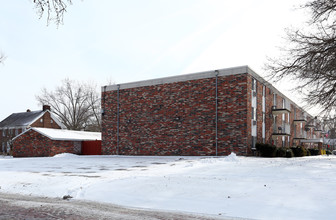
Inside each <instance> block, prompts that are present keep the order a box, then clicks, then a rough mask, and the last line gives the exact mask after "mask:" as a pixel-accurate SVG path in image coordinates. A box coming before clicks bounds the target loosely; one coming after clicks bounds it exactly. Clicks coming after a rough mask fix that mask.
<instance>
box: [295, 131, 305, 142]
mask: <svg viewBox="0 0 336 220" xmlns="http://www.w3.org/2000/svg"><path fill="white" fill-rule="evenodd" d="M305 139H307V132H306V131H303V132H302V133H300V134H297V135H295V137H294V140H305Z"/></svg>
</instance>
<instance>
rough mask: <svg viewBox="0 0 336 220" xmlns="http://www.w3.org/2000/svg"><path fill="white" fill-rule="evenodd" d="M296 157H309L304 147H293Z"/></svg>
mask: <svg viewBox="0 0 336 220" xmlns="http://www.w3.org/2000/svg"><path fill="white" fill-rule="evenodd" d="M291 150H292V151H293V153H294V156H295V157H304V156H307V150H306V149H305V148H304V147H303V146H297V147H295V146H294V147H291Z"/></svg>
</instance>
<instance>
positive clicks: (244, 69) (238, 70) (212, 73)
mask: <svg viewBox="0 0 336 220" xmlns="http://www.w3.org/2000/svg"><path fill="white" fill-rule="evenodd" d="M217 74H218V76H230V75H238V74H249V75H251V76H253V78H255V79H256V80H258V81H259V82H260V83H262V84H264V85H265V86H267V87H268V88H270V89H272V91H273V92H274V93H276V94H279V95H280V96H282V97H284V98H285V99H287V100H288V101H289V102H290V103H291V104H292V105H294V106H295V107H296V108H299V109H301V110H302V111H304V112H306V113H307V114H308V116H310V117H313V116H311V115H310V114H309V113H308V112H307V111H305V110H304V109H303V108H302V107H300V106H298V105H297V104H296V103H295V102H293V101H292V100H291V99H289V98H288V97H287V96H285V95H284V94H283V93H281V92H280V91H279V90H278V89H276V88H275V87H274V86H273V85H272V84H271V83H269V82H268V81H266V80H265V79H264V78H262V77H261V76H259V75H258V74H257V73H256V72H254V71H253V70H252V69H251V68H250V67H249V66H248V65H245V66H238V67H231V68H225V69H218V70H209V71H204V72H198V73H189V74H183V75H177V76H170V77H162V78H156V79H150V80H143V81H136V82H129V83H122V84H114V85H108V86H102V88H101V91H102V92H108V91H117V90H122V89H131V88H138V87H145V86H154V85H162V84H166V83H175V82H185V81H189V80H198V79H207V78H214V77H216V75H217Z"/></svg>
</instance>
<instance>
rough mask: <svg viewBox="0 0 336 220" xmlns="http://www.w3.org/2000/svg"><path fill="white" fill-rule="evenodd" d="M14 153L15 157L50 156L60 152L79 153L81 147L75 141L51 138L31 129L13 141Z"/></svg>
mask: <svg viewBox="0 0 336 220" xmlns="http://www.w3.org/2000/svg"><path fill="white" fill-rule="evenodd" d="M77 145H78V143H77ZM12 153H13V156H14V157H48V156H54V155H55V154H59V153H74V154H79V153H80V149H78V147H76V142H74V141H56V140H51V139H49V138H47V137H45V136H43V135H41V134H40V133H38V132H36V131H34V130H29V131H27V132H26V133H24V134H22V135H21V136H19V137H18V138H16V139H15V140H14V141H13V151H12Z"/></svg>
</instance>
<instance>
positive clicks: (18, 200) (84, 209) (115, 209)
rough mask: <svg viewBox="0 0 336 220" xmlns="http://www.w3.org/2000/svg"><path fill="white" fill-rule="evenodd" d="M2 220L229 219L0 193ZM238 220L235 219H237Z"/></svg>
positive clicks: (0, 217) (0, 215)
mask: <svg viewBox="0 0 336 220" xmlns="http://www.w3.org/2000/svg"><path fill="white" fill-rule="evenodd" d="M0 219H1V220H2V219H4V220H9V219H13V220H14V219H15V220H31V219H34V220H36V219H70V220H77V219H87V220H91V219H92V220H96V219H125V220H126V219H127V220H130V219H146V220H152V219H153V220H154V219H162V220H163V219H186V220H188V219H202V220H203V219H204V220H212V219H214V220H215V219H227V218H222V217H221V216H218V217H217V216H214V217H209V216H202V215H194V214H185V213H173V212H160V211H151V210H141V209H131V208H125V207H120V206H115V205H111V204H101V203H94V202H87V201H77V200H71V199H70V200H63V199H61V198H59V199H51V198H43V197H32V196H22V195H13V194H3V193H0ZM233 219H234V218H233Z"/></svg>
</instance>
